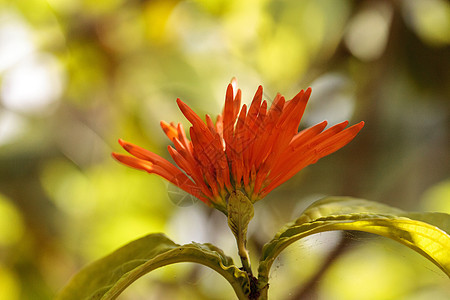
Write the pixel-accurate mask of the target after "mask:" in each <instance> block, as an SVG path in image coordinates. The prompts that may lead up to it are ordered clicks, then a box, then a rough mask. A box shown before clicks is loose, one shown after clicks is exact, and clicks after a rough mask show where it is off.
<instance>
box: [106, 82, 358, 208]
mask: <svg viewBox="0 0 450 300" xmlns="http://www.w3.org/2000/svg"><path fill="white" fill-rule="evenodd" d="M310 94H311V88H308V89H307V90H306V91H304V90H301V91H300V92H299V93H298V94H297V95H296V96H295V97H294V98H292V99H291V100H289V101H286V100H285V98H284V97H283V96H282V95H280V94H278V95H277V96H276V97H275V99H274V101H273V103H272V104H271V105H270V108H268V104H267V101H266V100H264V101H263V100H262V97H263V89H262V87H261V86H259V87H258V89H257V91H256V94H255V96H254V98H253V101H252V103H251V105H250V107H247V105H245V104H244V105H242V107H241V90H240V89H237V88H236V80H235V79H233V80H232V82H231V83H230V84H229V85H228V87H227V91H226V96H225V106H224V109H223V112H222V114H220V115H218V116H217V119H216V122H215V123H214V121H213V120H212V119H211V117H210V116H209V115H206V117H205V119H206V122H203V120H202V119H201V118H200V117H199V116H198V115H197V114H196V113H195V112H194V111H193V110H192V109H191V108H190V107H189V106H187V105H186V104H185V103H184V102H183V101H181V100H180V99H177V103H178V106H179V108H180V110H181V111H182V112H183V114H184V115H185V117H186V118H187V119H188V120H189V122H190V123H191V124H192V126H191V127H190V130H189V133H190V138H191V140H189V139H188V138H187V136H186V134H185V131H184V129H183V126H182V125H181V124H180V123H178V124H175V123H166V122H164V121H161V127H162V129H163V130H164V132H165V133H166V135H167V136H168V138H169V139H170V140H171V141H172V142H173V144H174V147H172V146H168V151H169V153H170V155H171V157H172V159H173V160H174V161H175V163H176V164H177V165H178V167H176V166H175V165H173V164H172V163H170V162H169V161H167V160H166V159H164V158H162V157H160V156H158V155H156V154H154V153H152V152H150V151H148V150H145V149H143V148H141V147H139V146H136V145H133V144H131V143H128V142H125V141H123V140H119V143H120V145H121V146H122V147H123V148H124V149H125V150H126V151H128V152H129V153H130V154H132V155H133V156H127V155H122V154H118V153H113V156H114V157H115V158H116V159H117V160H118V161H120V162H122V163H123V164H125V165H128V166H130V167H133V168H136V169H141V170H144V171H147V172H148V173H155V174H157V175H159V176H161V177H163V178H165V179H166V180H168V181H170V182H172V183H173V184H175V185H176V186H178V187H179V188H181V189H183V190H184V191H186V192H188V193H189V194H191V195H193V196H195V197H197V198H198V199H200V200H201V201H203V202H205V203H206V204H208V205H211V206H214V207H215V208H217V209H219V210H221V211H223V212H224V213H225V214H226V213H227V209H226V207H227V199H228V197H229V195H230V194H231V193H232V192H233V191H235V190H240V191H242V192H244V194H246V196H247V197H248V198H249V199H250V200H251V201H252V202H253V203H254V202H256V201H258V200H260V199H262V198H264V197H265V196H266V195H267V194H268V193H269V192H270V191H272V190H273V189H274V188H276V187H277V186H279V185H280V184H282V183H283V182H285V181H286V180H288V179H290V178H291V177H292V176H294V175H295V174H296V173H297V172H299V171H300V170H301V169H303V168H304V167H306V166H308V165H310V164H313V163H315V162H316V161H317V160H319V159H320V158H322V157H324V156H326V155H328V154H331V153H333V152H335V151H337V150H338V149H340V148H342V147H343V146H345V145H346V144H347V143H349V142H350V141H351V140H352V139H353V138H354V137H355V136H356V134H357V133H358V132H359V131H360V130H361V128H362V127H363V126H364V122H360V123H358V124H356V125H353V126H351V127H349V128H345V127H347V125H348V121H344V122H342V123H339V124H337V125H334V126H332V127H330V128H328V129H326V130H324V129H325V127H326V126H327V122H326V121H323V122H322V123H319V124H317V125H315V126H312V127H309V128H307V129H304V130H302V131H300V132H298V127H299V124H300V120H301V118H302V115H303V112H304V110H305V107H306V103H307V102H308V99H309V96H310Z"/></svg>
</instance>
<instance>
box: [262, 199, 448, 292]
mask: <svg viewBox="0 0 450 300" xmlns="http://www.w3.org/2000/svg"><path fill="white" fill-rule="evenodd" d="M449 224H450V215H448V214H444V213H406V212H404V211H402V210H400V209H397V208H391V207H389V206H387V205H385V204H381V203H377V202H372V201H367V200H363V199H355V198H349V197H330V198H325V199H323V200H320V201H318V202H316V203H314V204H313V205H311V206H310V207H308V208H307V209H306V210H305V211H304V212H303V214H302V215H301V216H300V217H299V218H298V219H297V220H295V221H294V222H292V223H290V224H287V225H286V226H285V227H284V228H283V229H282V230H281V231H280V232H278V233H277V234H276V235H275V237H274V238H273V239H272V240H271V241H270V242H269V243H267V244H265V245H264V247H263V251H262V255H261V259H260V265H259V269H258V271H259V278H258V279H259V282H258V286H259V288H263V287H264V286H265V285H266V284H267V281H268V276H269V272H270V267H271V266H272V263H273V262H274V260H275V259H276V257H277V256H278V255H279V254H280V252H281V251H282V250H284V249H285V248H286V247H287V246H289V245H290V244H292V243H294V242H295V241H297V240H299V239H301V238H304V237H306V236H309V235H312V234H315V233H320V232H325V231H332V230H356V231H364V232H369V233H374V234H377V235H381V236H385V237H388V238H391V239H393V240H396V241H398V242H400V243H402V244H404V245H406V246H408V247H410V248H411V249H413V250H415V251H417V252H418V253H420V254H422V255H423V256H425V257H426V258H427V259H429V260H430V261H432V262H433V263H434V264H436V265H437V266H438V267H439V268H440V269H442V270H443V271H444V272H445V273H446V274H447V275H448V276H449V277H450V255H449V253H450V235H449V227H450V226H449Z"/></svg>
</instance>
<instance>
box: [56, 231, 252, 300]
mask: <svg viewBox="0 0 450 300" xmlns="http://www.w3.org/2000/svg"><path fill="white" fill-rule="evenodd" d="M179 262H196V263H199V264H202V265H205V266H207V267H210V268H211V269H213V270H215V271H217V272H218V273H220V274H221V275H222V276H223V277H224V278H225V279H226V280H227V281H228V282H229V283H230V284H231V285H232V287H233V289H234V290H235V292H236V295H237V296H238V298H239V299H246V298H247V295H248V294H249V293H250V288H249V279H248V276H247V274H246V273H245V272H243V271H241V270H239V269H238V268H237V267H236V266H235V265H234V264H233V260H232V259H231V258H230V257H228V256H226V255H225V254H224V253H223V252H222V250H220V249H219V248H217V247H215V246H213V245H211V244H197V243H192V244H187V245H178V244H176V243H174V242H173V241H171V240H170V239H168V238H167V237H166V236H165V235H163V234H150V235H147V236H145V237H143V238H140V239H138V240H136V241H133V242H131V243H129V244H127V245H125V246H123V247H122V248H119V249H118V250H116V251H115V252H113V253H112V254H110V255H108V256H106V257H104V258H102V259H100V260H98V261H96V262H94V263H92V264H90V265H88V266H86V267H85V268H84V269H82V270H81V271H80V272H79V273H77V274H76V275H75V276H74V277H73V278H72V280H71V281H70V282H69V284H68V285H67V286H66V287H65V288H64V289H63V290H62V292H61V293H60V294H59V296H58V297H57V299H61V300H66V299H67V300H68V299H115V298H116V297H117V296H118V295H119V294H120V293H121V292H123V290H124V289H125V288H126V287H128V286H129V285H130V284H132V283H133V282H134V281H136V280H137V279H138V278H140V277H141V276H143V275H145V274H146V273H148V272H150V271H152V270H155V269H157V268H160V267H162V266H165V265H169V264H174V263H179Z"/></svg>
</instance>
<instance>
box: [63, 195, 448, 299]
mask: <svg viewBox="0 0 450 300" xmlns="http://www.w3.org/2000/svg"><path fill="white" fill-rule="evenodd" d="M252 217H253V205H252V204H251V202H250V201H249V200H248V198H247V197H245V195H244V194H242V193H241V192H239V191H237V192H235V193H234V194H232V196H231V197H230V199H229V203H228V223H229V226H230V228H231V230H232V232H233V234H234V235H235V237H236V240H237V244H238V250H239V255H240V256H241V260H242V263H243V267H244V270H245V272H244V271H241V270H240V269H238V267H237V266H235V265H234V263H233V261H232V259H231V258H230V257H228V256H226V255H225V254H224V253H223V252H222V251H221V250H220V249H218V248H217V247H215V246H213V245H211V244H197V243H192V244H187V245H182V246H181V245H178V244H176V243H174V242H173V241H171V240H170V239H168V238H167V237H166V236H165V235H163V234H151V235H148V236H145V237H143V238H141V239H139V240H136V241H134V242H131V243H130V244H128V245H126V246H124V247H122V248H120V249H118V250H117V251H115V252H114V253H112V254H110V255H109V256H107V257H105V258H103V259H101V260H99V261H97V262H95V263H93V264H91V265H89V266H87V267H86V268H84V269H83V270H82V271H81V272H80V273H78V274H77V275H76V276H75V277H74V278H73V279H72V280H71V282H70V283H69V285H68V286H67V287H66V288H65V289H64V290H63V291H62V292H61V294H60V295H59V298H58V299H61V300H66V299H115V298H116V297H117V296H118V295H119V294H120V293H121V292H123V291H124V290H125V288H127V287H128V286H129V285H130V284H131V283H133V282H134V281H136V280H137V279H138V278H140V277H141V276H143V275H145V274H147V273H148V272H150V271H152V270H155V269H157V268H160V267H162V266H165V265H169V264H174V263H179V262H195V263H199V264H202V265H205V266H208V267H210V268H211V269H213V270H215V271H217V272H218V273H219V274H221V275H222V276H223V277H224V278H225V279H226V280H227V281H228V282H229V283H230V284H231V285H232V287H233V289H234V291H235V292H236V295H237V297H238V298H239V299H267V290H268V287H269V285H268V278H269V272H270V268H271V266H272V264H273V262H274V261H275V259H276V258H277V256H278V255H279V254H280V253H281V251H283V250H284V249H285V248H286V247H288V246H289V245H291V244H292V243H294V242H296V241H298V240H299V239H301V238H304V237H307V236H309V235H312V234H315V233H320V232H325V231H331V230H356V231H364V232H369V233H374V234H377V235H381V236H385V237H388V238H391V239H393V240H395V241H398V242H400V243H402V244H404V245H406V246H408V247H410V248H411V249H413V250H415V251H417V252H418V253H420V254H421V255H423V256H424V257H426V258H427V259H429V260H430V261H432V262H433V263H434V264H436V265H437V266H438V267H439V268H441V269H442V270H443V271H444V272H445V273H446V274H447V275H448V276H449V277H450V256H449V255H448V251H449V249H450V235H449V229H450V226H449V225H450V215H448V214H444V213H406V212H403V211H401V210H399V209H396V208H391V207H389V206H387V205H384V204H381V203H376V202H371V201H367V200H362V199H355V198H348V197H330V198H326V199H323V200H321V201H318V202H316V203H314V204H313V205H311V206H310V207H309V208H307V209H306V210H305V211H304V212H303V214H302V215H301V216H300V217H299V218H298V219H297V220H295V221H294V222H292V223H290V224H288V225H286V226H285V227H284V228H283V229H282V230H281V231H280V232H279V233H278V234H276V236H275V237H274V238H273V239H272V240H271V241H270V242H269V243H267V244H266V245H264V247H263V251H262V256H261V258H260V265H259V269H258V272H259V274H258V276H259V277H258V279H257V284H256V285H253V284H251V280H252V279H253V276H250V277H251V278H250V277H249V275H251V268H250V262H249V260H248V253H247V252H246V248H245V244H246V235H247V227H248V224H249V222H250V220H251V219H252Z"/></svg>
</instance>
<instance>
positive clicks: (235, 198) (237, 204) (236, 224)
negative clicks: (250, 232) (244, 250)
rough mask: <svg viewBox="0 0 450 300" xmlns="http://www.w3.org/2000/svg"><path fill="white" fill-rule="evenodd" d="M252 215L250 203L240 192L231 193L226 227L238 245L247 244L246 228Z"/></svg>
mask: <svg viewBox="0 0 450 300" xmlns="http://www.w3.org/2000/svg"><path fill="white" fill-rule="evenodd" d="M253 215H254V211H253V204H252V202H251V201H250V200H249V199H248V198H247V197H246V196H245V195H244V194H243V193H242V192H241V191H235V192H233V193H232V194H231V195H230V197H229V199H228V226H229V227H230V228H231V231H232V232H233V234H234V236H235V237H236V240H237V241H238V244H239V242H243V243H244V245H245V243H246V242H247V241H246V239H247V228H248V224H249V223H250V221H251V219H252V218H253Z"/></svg>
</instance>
